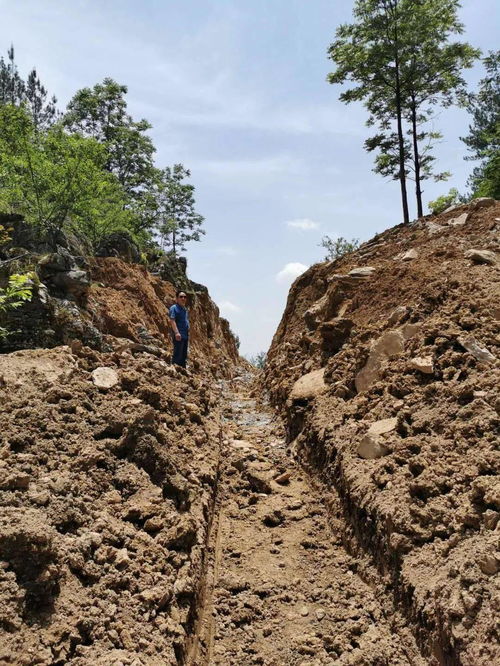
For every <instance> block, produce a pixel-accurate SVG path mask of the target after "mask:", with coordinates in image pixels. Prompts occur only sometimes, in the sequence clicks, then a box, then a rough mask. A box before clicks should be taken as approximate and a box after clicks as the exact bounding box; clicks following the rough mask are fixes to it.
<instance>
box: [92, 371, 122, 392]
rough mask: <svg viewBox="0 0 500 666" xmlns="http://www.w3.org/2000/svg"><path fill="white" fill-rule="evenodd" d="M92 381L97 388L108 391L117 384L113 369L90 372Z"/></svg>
mask: <svg viewBox="0 0 500 666" xmlns="http://www.w3.org/2000/svg"><path fill="white" fill-rule="evenodd" d="M92 381H93V382H94V384H95V385H96V386H97V388H100V389H110V388H113V386H116V384H118V381H119V379H118V373H117V372H116V370H113V368H106V367H100V368H96V369H95V370H93V371H92Z"/></svg>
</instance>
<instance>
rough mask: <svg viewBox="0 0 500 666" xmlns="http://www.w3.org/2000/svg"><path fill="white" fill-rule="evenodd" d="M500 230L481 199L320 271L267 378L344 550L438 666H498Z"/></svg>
mask: <svg viewBox="0 0 500 666" xmlns="http://www.w3.org/2000/svg"><path fill="white" fill-rule="evenodd" d="M499 230H500V204H499V203H495V202H493V201H491V200H490V201H482V200H479V201H478V202H476V203H474V204H473V205H470V206H463V207H460V208H458V209H455V210H453V211H450V212H448V213H445V214H443V215H441V216H439V217H434V218H431V217H430V218H426V219H423V220H419V221H418V222H417V223H414V224H412V225H409V226H406V227H404V226H399V227H395V228H393V229H390V230H388V231H386V232H384V233H382V234H379V235H378V236H376V237H375V238H374V239H373V240H372V241H370V242H368V243H365V244H364V245H363V246H361V248H360V249H359V250H358V251H356V252H355V253H353V254H350V255H348V256H345V257H343V258H342V259H340V260H337V261H336V262H330V263H323V264H318V265H316V266H313V267H312V268H311V269H309V270H308V271H307V272H306V273H304V274H303V275H302V276H301V277H300V278H298V280H297V281H296V282H295V283H294V285H293V286H292V289H291V291H290V294H289V298H288V303H287V307H286V311H285V314H284V316H283V319H282V321H281V323H280V326H279V328H278V330H277V333H276V335H275V337H274V340H273V344H272V346H271V349H270V352H269V355H268V360H267V366H266V385H267V388H268V390H269V392H270V395H271V398H272V400H273V402H274V403H275V404H276V405H279V406H280V407H281V408H282V410H283V413H284V414H285V416H286V421H287V429H288V439H289V441H290V442H291V445H292V449H293V450H294V451H295V452H297V453H298V454H299V455H300V456H301V457H302V459H303V460H304V461H307V462H308V463H309V464H311V465H313V466H314V468H315V469H317V470H319V471H320V472H321V475H322V477H323V479H324V480H325V481H326V483H327V485H328V484H333V485H334V486H335V487H336V488H337V490H338V491H339V493H340V496H341V500H342V505H343V511H344V516H345V518H346V519H347V521H346V522H347V524H348V525H349V527H348V528H346V529H345V534H344V539H345V541H346V543H347V544H348V545H349V547H350V549H351V552H352V553H358V554H360V553H363V552H365V553H368V554H369V555H370V556H371V557H372V558H373V560H374V561H375V562H376V564H377V566H378V568H379V572H382V573H383V575H384V576H385V581H386V586H387V589H388V590H392V592H393V594H394V600H395V603H396V605H398V606H399V607H400V608H401V609H402V610H403V612H404V614H405V615H406V617H407V618H408V620H409V622H410V623H411V624H412V626H413V630H414V633H415V636H416V638H417V640H418V642H419V644H420V647H421V650H422V652H423V654H424V655H425V656H426V657H427V658H428V660H429V663H440V664H464V665H468V666H478V665H479V664H485V665H486V664H492V663H495V662H496V661H497V660H498V659H499V658H500V653H499V651H498V638H499V635H498V626H497V625H496V623H495V616H496V615H498V610H499V609H500V605H499V604H500V588H499V587H498V584H499V581H498V578H499V577H498V575H497V574H498V571H499V568H500V543H499V537H498V534H499V533H498V525H499V517H500V495H499V488H500V486H499V482H498V476H497V475H498V471H499V466H500V463H499V456H498V426H499V412H500V402H499V399H498V393H497V391H498V383H499V361H498V357H499V354H500V349H499V339H498V322H499V319H500V310H499V306H498V304H499V302H500V300H499V296H500V289H499V284H500V264H499V263H498V262H499V259H500V255H499V249H500V248H499V241H498V232H499ZM321 369H322V370H323V373H319V372H318V371H320V370H321ZM313 372H315V375H311V377H310V378H308V377H305V378H304V376H305V375H308V374H309V373H313ZM320 375H321V377H320ZM301 378H302V379H301ZM298 380H301V381H300V382H299V383H298V384H297V385H296V386H295V383H296V382H298ZM320 380H321V381H320ZM294 386H295V391H294V390H293V389H294ZM304 386H306V387H309V388H308V393H307V395H305V394H304V395H302V394H303V393H304ZM311 387H312V388H311Z"/></svg>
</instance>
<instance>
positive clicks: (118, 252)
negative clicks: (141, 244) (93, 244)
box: [96, 231, 141, 264]
mask: <svg viewBox="0 0 500 666" xmlns="http://www.w3.org/2000/svg"><path fill="white" fill-rule="evenodd" d="M96 256H98V257H119V258H120V259H123V260H124V261H126V262H127V263H129V264H138V263H139V262H140V261H141V253H140V251H139V248H138V246H137V245H136V243H135V242H134V240H133V238H132V236H131V235H130V234H129V233H127V232H126V231H115V232H113V233H112V234H108V235H107V236H105V237H104V238H103V239H102V240H101V242H100V243H99V247H98V248H97V252H96Z"/></svg>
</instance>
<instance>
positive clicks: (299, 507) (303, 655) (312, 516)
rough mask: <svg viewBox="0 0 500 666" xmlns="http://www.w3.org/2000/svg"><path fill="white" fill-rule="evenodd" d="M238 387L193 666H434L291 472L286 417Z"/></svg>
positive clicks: (306, 481)
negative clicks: (283, 421) (279, 416)
mask: <svg viewBox="0 0 500 666" xmlns="http://www.w3.org/2000/svg"><path fill="white" fill-rule="evenodd" d="M239 379H241V380H242V381H238V382H233V388H232V390H230V391H229V392H228V394H227V397H226V400H228V407H227V408H226V410H225V425H224V435H225V440H224V448H223V454H224V456H223V457H224V461H225V462H224V464H223V468H222V470H221V483H220V488H219V498H218V501H217V505H218V516H217V518H216V519H215V521H214V525H213V528H212V533H211V537H210V541H209V547H208V556H209V558H210V564H209V566H208V568H207V572H206V581H205V589H204V592H203V596H202V598H201V608H200V618H199V621H198V627H197V631H196V639H195V640H194V641H193V644H192V648H191V652H190V655H189V657H188V660H187V663H188V664H190V666H202V665H204V664H214V665H215V664H218V665H220V666H223V665H225V666H227V665H230V664H231V665H233V664H234V665H236V664H237V665H238V666H250V665H253V664H262V665H265V666H280V665H284V664H291V665H294V666H295V665H297V666H299V665H302V666H306V665H307V666H320V665H323V664H324V665H326V664H338V665H339V666H341V665H347V664H349V665H351V666H355V665H356V666H361V665H366V666H368V665H370V666H376V665H382V664H387V665H388V664H391V666H403V665H410V664H412V665H414V666H420V665H424V664H425V663H427V662H426V661H425V660H423V659H422V657H420V656H419V653H418V650H417V648H416V645H415V642H414V640H413V637H412V636H411V633H410V632H409V631H408V629H407V627H405V625H404V622H402V619H401V617H400V615H399V614H398V612H397V611H395V610H394V609H393V608H392V606H391V604H390V603H389V604H384V603H383V602H384V600H385V601H387V600H386V599H384V597H383V596H382V597H380V596H379V594H378V590H377V587H376V584H374V583H373V582H372V584H369V583H368V582H367V581H366V580H365V579H364V578H363V576H362V575H360V573H361V571H362V569H363V565H362V563H361V562H360V561H359V560H357V559H356V558H353V557H351V556H350V555H349V554H348V553H347V552H346V550H345V548H344V547H343V546H342V542H341V535H342V533H343V529H342V526H341V515H340V511H339V504H338V503H337V505H335V503H334V502H333V501H332V498H331V496H329V511H327V510H326V507H325V505H324V503H323V501H322V500H323V497H322V494H323V491H322V489H321V488H320V487H317V486H315V484H314V482H313V480H312V479H311V478H310V477H309V476H308V474H306V473H305V472H304V470H303V469H301V468H300V467H298V466H297V465H295V464H293V462H292V461H291V460H290V457H289V455H288V453H287V450H286V445H285V440H284V433H283V431H282V428H281V425H280V422H279V420H278V419H277V418H276V415H274V414H273V413H272V411H271V410H270V409H269V408H267V409H265V408H262V407H258V406H257V405H256V401H255V399H254V398H251V397H250V396H249V391H248V377H247V378H246V379H247V381H246V382H245V378H239Z"/></svg>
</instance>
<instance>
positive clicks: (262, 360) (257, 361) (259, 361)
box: [248, 351, 267, 370]
mask: <svg viewBox="0 0 500 666" xmlns="http://www.w3.org/2000/svg"><path fill="white" fill-rule="evenodd" d="M266 360H267V352H265V351H261V352H258V353H257V354H256V355H255V356H250V358H249V359H248V362H249V363H251V364H252V365H253V366H255V367H256V368H259V370H262V369H263V368H264V366H265V365H266Z"/></svg>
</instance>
